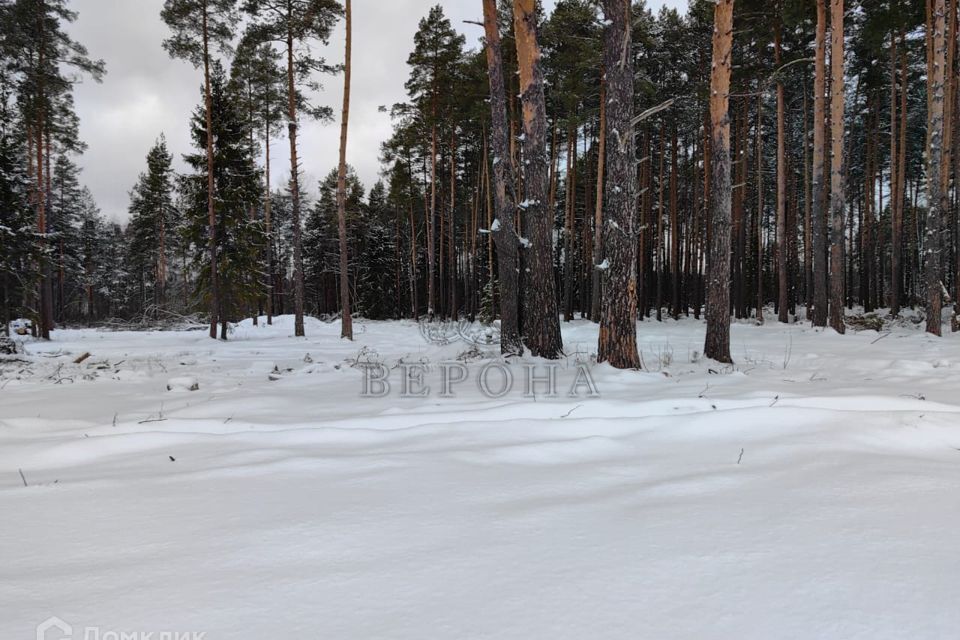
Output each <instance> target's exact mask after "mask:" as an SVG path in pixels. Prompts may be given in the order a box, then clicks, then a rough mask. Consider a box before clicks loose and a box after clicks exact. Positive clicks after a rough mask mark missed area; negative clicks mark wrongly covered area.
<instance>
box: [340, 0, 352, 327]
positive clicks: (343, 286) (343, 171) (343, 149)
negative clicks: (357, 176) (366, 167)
mask: <svg viewBox="0 0 960 640" xmlns="http://www.w3.org/2000/svg"><path fill="white" fill-rule="evenodd" d="M345 2H346V14H345V17H344V21H345V24H346V29H347V33H346V54H345V57H344V60H345V61H344V73H343V112H342V113H343V115H342V117H341V120H340V164H339V168H338V170H337V236H338V238H339V241H340V242H339V250H340V337H341V338H346V339H348V340H353V318H351V316H350V278H349V269H348V265H349V262H350V258H349V256H348V254H347V131H348V128H349V119H350V72H351V68H350V57H351V53H352V51H351V48H352V46H353V11H352V9H351V4H350V0H345Z"/></svg>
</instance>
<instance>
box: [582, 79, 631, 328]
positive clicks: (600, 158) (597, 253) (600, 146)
mask: <svg viewBox="0 0 960 640" xmlns="http://www.w3.org/2000/svg"><path fill="white" fill-rule="evenodd" d="M597 137H598V138H599V141H598V143H597V201H596V205H595V208H594V210H593V262H594V264H591V265H590V272H591V273H590V276H591V285H590V291H591V294H592V298H591V300H590V319H591V320H592V321H593V322H600V306H601V300H602V296H603V284H602V281H603V279H602V278H601V277H600V270H599V269H597V268H595V266H596V264H599V263H600V262H602V261H603V190H604V178H605V171H606V161H607V158H606V153H607V79H606V73H605V72H604V71H603V70H602V67H601V72H600V130H599V132H598V133H597ZM641 288H642V287H641Z"/></svg>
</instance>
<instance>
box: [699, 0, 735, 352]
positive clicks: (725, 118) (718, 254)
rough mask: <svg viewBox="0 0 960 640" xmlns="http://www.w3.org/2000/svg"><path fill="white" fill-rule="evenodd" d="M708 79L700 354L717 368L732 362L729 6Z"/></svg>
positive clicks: (717, 29)
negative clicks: (706, 259) (707, 211)
mask: <svg viewBox="0 0 960 640" xmlns="http://www.w3.org/2000/svg"><path fill="white" fill-rule="evenodd" d="M713 25H714V26H713V62H712V67H711V73H710V126H711V145H710V152H711V162H710V165H711V166H710V171H711V180H710V202H711V220H710V221H709V225H710V226H711V227H712V238H711V244H710V265H709V274H708V290H707V306H706V307H707V308H706V316H707V335H706V340H705V343H704V354H705V355H706V356H707V357H708V358H713V359H714V360H717V361H718V362H725V363H729V362H733V359H732V358H731V357H730V208H731V202H730V186H731V185H730V69H731V62H732V61H731V55H732V47H733V0H717V3H716V6H715V7H714V17H713Z"/></svg>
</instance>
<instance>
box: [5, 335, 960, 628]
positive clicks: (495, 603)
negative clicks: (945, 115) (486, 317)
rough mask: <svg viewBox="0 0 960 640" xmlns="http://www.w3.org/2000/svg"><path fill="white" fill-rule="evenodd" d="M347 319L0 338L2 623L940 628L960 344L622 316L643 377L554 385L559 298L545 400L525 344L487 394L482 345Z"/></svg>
mask: <svg viewBox="0 0 960 640" xmlns="http://www.w3.org/2000/svg"><path fill="white" fill-rule="evenodd" d="M356 331H357V335H356V338H357V339H356V341H355V342H353V343H350V342H347V341H343V340H340V339H339V324H337V323H333V324H326V323H322V322H319V321H315V320H314V321H308V324H307V333H308V337H307V338H305V339H297V338H293V337H291V334H292V321H291V319H290V318H288V317H284V318H279V319H278V322H277V323H276V324H275V325H274V326H272V327H265V326H259V327H256V326H252V325H251V324H250V323H249V322H247V323H243V324H241V325H240V326H238V327H237V329H236V330H235V332H234V334H233V336H232V339H231V340H230V341H229V342H227V343H219V342H213V341H211V340H209V339H208V338H206V337H205V334H204V332H203V331H173V332H105V331H95V330H62V331H57V332H56V333H55V336H54V337H55V339H54V341H53V342H50V343H44V344H41V343H38V342H28V343H27V344H26V345H25V347H26V350H27V354H26V355H23V356H18V357H9V356H8V357H6V359H5V360H0V513H2V514H3V516H2V517H0V638H3V639H4V640H6V639H8V638H9V639H11V640H16V639H21V638H33V637H34V634H35V631H34V629H35V627H36V625H38V624H39V623H41V622H42V621H43V620H45V619H47V618H48V617H50V616H57V617H59V618H60V619H62V620H63V621H65V622H66V623H69V624H70V625H72V628H73V638H75V639H77V640H79V639H80V638H84V639H85V638H86V636H85V635H84V634H85V633H86V634H91V633H92V632H91V631H90V630H91V629H95V630H97V633H99V634H100V635H99V637H100V638H103V637H105V634H108V633H110V632H113V633H120V632H126V633H141V634H147V633H154V634H155V635H154V636H153V637H154V638H157V637H159V634H160V633H162V632H195V633H197V634H200V633H205V636H203V637H205V638H206V640H226V639H230V640H238V639H239V640H266V639H271V640H272V639H284V640H286V639H292V638H298V639H299V638H304V639H306V638H311V639H316V638H360V639H368V638H370V639H372V638H377V639H381V638H402V639H418V640H420V639H424V638H427V639H433V638H510V639H514V638H516V639H520V638H523V639H530V638H550V639H551V640H555V639H566V638H570V639H573V638H587V637H599V638H604V639H608V638H616V639H619V638H624V639H627V638H629V639H631V640H636V639H654V640H661V639H667V638H670V639H674V638H690V639H693V638H697V639H702V638H731V639H734V638H735V639H738V640H743V639H753V638H756V639H758V640H759V639H764V640H768V639H771V638H777V639H778V640H783V639H794V638H795V639H798V640H799V639H803V640H809V639H811V638H817V639H824V638H830V639H833V638H836V639H841V638H842V639H844V640H850V639H854V638H862V639H864V640H868V639H869V640H879V639H885V638H890V639H893V638H897V639H902V638H912V639H928V638H929V639H939V638H947V637H956V634H957V629H960V607H958V606H957V603H958V602H960V579H958V576H960V534H958V531H960V336H958V335H951V334H949V333H947V334H945V336H944V337H943V338H941V339H937V338H934V337H929V336H927V335H926V334H924V333H923V331H922V330H921V329H920V328H919V327H917V326H915V325H914V324H913V323H911V322H909V321H907V322H903V323H901V324H899V325H897V326H893V327H889V328H886V329H883V330H881V331H880V332H877V331H873V330H864V331H859V332H856V331H853V330H851V331H849V332H848V334H847V335H845V336H840V335H837V334H835V333H834V332H832V331H831V330H826V331H823V330H813V329H812V328H810V327H809V326H808V325H807V324H795V325H780V324H778V323H777V322H775V319H768V321H767V323H766V325H764V326H755V325H754V324H747V323H741V324H735V325H734V327H733V334H732V335H733V338H732V352H733V356H734V359H735V360H736V365H735V366H732V367H724V366H721V365H718V364H717V363H715V362H710V361H706V360H703V359H702V357H701V356H700V355H699V353H700V351H701V349H702V343H703V324H702V323H701V322H698V321H694V320H692V319H684V320H681V321H679V322H676V321H672V320H670V321H666V322H663V323H656V322H643V323H640V324H639V340H640V345H641V350H642V355H643V359H644V363H645V366H646V367H647V370H646V371H644V372H633V371H616V370H613V369H611V368H609V367H608V366H605V365H596V366H593V367H592V369H590V372H591V375H592V380H593V382H594V383H595V385H596V388H597V391H598V392H599V397H585V396H584V394H583V393H581V395H580V397H576V398H571V397H569V396H568V394H567V391H568V389H569V387H570V386H571V384H572V380H574V378H572V377H571V376H573V375H574V373H575V372H576V371H577V369H576V363H577V362H583V363H588V362H589V361H590V354H592V353H595V351H596V336H597V328H596V326H595V325H593V324H591V323H589V322H586V321H575V322H573V323H568V324H565V325H564V328H563V333H564V340H565V345H566V347H567V350H568V352H569V353H571V356H570V357H569V358H568V359H567V360H565V361H564V362H563V363H562V367H561V369H560V370H559V372H558V374H557V375H558V386H559V394H558V397H556V398H548V397H543V396H539V397H536V398H528V397H524V389H523V385H522V384H521V382H522V379H523V374H522V371H523V369H522V366H521V363H517V362H514V363H513V364H511V371H516V372H517V375H516V378H515V383H516V384H515V387H514V389H513V390H512V391H511V392H510V393H508V394H507V395H506V396H505V397H502V398H499V399H492V398H487V397H484V395H483V394H481V393H480V389H479V387H478V385H477V383H476V378H477V376H478V375H480V374H479V372H480V371H481V370H482V367H483V365H484V364H485V361H484V360H483V357H484V353H483V351H484V350H483V349H476V348H474V349H471V348H469V346H468V345H466V344H464V343H462V342H455V343H452V344H448V345H444V346H441V345H437V344H432V343H430V342H428V341H426V340H425V339H424V337H423V336H422V335H421V331H420V329H419V327H418V325H417V324H416V323H414V322H367V321H358V324H357V326H356ZM85 353H89V354H90V356H89V357H88V358H87V359H86V360H84V361H83V362H82V363H80V364H74V360H77V359H78V358H79V357H80V356H82V355H83V354H85ZM308 354H309V355H308ZM458 357H459V359H460V361H462V362H465V363H466V366H467V370H468V372H469V375H470V379H469V380H468V381H466V382H463V383H460V384H458V385H456V386H455V388H454V391H455V393H456V397H455V398H446V397H441V396H440V389H439V388H438V387H439V386H440V383H439V382H437V379H434V377H433V376H434V375H435V374H436V373H437V371H436V368H435V367H436V365H437V364H439V363H441V362H444V361H449V360H455V359H457V358H458ZM401 361H402V362H406V363H411V362H415V363H416V362H422V363H426V364H429V365H432V366H433V367H434V368H433V369H431V371H430V373H429V374H428V375H427V377H426V381H427V383H428V384H430V386H431V394H430V395H429V396H428V397H425V398H402V397H400V390H401V389H400V387H401V382H400V378H401V368H400V367H398V366H397V365H398V364H400V363H401ZM364 362H381V363H384V364H385V365H387V366H388V367H390V368H391V369H390V371H391V378H390V383H391V389H390V393H389V394H388V395H387V396H386V397H383V398H365V397H362V396H361V392H362V390H363V381H364V369H363V368H362V367H360V366H358V365H359V364H362V363H364ZM526 363H527V364H537V365H538V366H540V365H542V364H543V363H542V362H537V361H535V360H533V359H528V360H526ZM495 373H497V374H500V373H502V372H499V371H498V372H495ZM178 378H186V379H185V380H182V379H181V380H178ZM499 380H500V378H498V377H497V375H490V379H489V381H490V382H491V386H492V387H497V386H499V384H498V381H499ZM193 381H196V383H197V384H198V385H199V389H198V390H196V391H192V392H191V391H185V390H183V389H185V388H188V387H189V386H190V385H191V384H192V383H193ZM168 386H172V387H173V388H174V389H173V390H168V389H167V387H168ZM583 390H584V389H583V388H581V389H580V391H581V392H582V391H583ZM81 630H83V631H82V632H81ZM58 637H59V636H58ZM91 637H93V636H92V635H91ZM109 637H115V636H109Z"/></svg>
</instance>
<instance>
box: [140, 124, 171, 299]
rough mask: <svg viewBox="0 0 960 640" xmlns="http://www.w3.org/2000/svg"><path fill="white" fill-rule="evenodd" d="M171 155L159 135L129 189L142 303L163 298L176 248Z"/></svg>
mask: <svg viewBox="0 0 960 640" xmlns="http://www.w3.org/2000/svg"><path fill="white" fill-rule="evenodd" d="M173 180H174V173H173V156H172V155H171V154H170V152H169V151H168V150H167V141H166V138H165V137H164V136H163V135H161V136H160V138H159V139H158V140H157V142H156V143H155V144H154V146H153V147H152V148H151V149H150V151H149V152H148V153H147V170H146V172H144V173H141V174H140V177H139V178H138V180H137V184H136V185H134V187H133V190H132V191H131V192H130V230H131V235H132V238H131V245H130V265H131V267H132V268H133V269H134V270H135V271H136V272H137V273H138V274H139V275H140V279H141V286H140V290H141V292H142V294H143V295H142V297H141V300H140V304H141V307H143V306H146V304H147V300H150V303H151V304H155V305H163V304H164V303H165V302H166V299H167V296H166V289H167V284H168V282H169V280H170V262H171V258H172V256H173V253H174V249H175V239H176V231H177V229H176V222H177V214H176V210H175V207H174V205H173V202H174V193H173Z"/></svg>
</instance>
